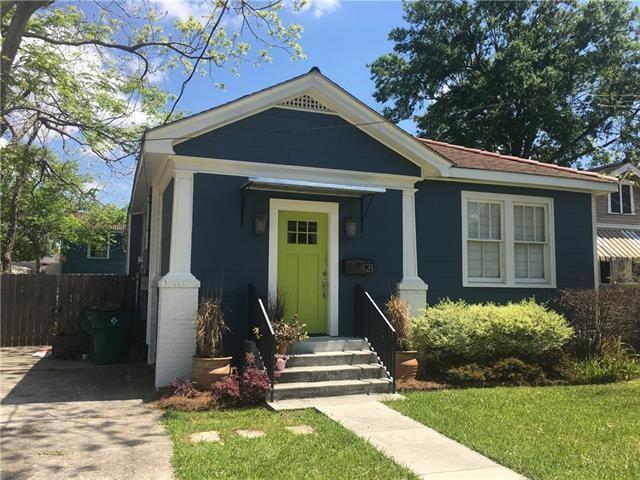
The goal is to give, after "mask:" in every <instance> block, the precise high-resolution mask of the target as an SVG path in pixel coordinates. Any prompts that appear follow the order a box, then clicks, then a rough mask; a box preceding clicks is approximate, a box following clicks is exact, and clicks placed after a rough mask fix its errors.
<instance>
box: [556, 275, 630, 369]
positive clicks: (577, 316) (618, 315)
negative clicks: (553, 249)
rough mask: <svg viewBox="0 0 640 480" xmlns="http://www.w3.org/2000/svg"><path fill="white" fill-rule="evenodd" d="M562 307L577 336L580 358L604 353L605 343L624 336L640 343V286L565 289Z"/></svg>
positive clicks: (576, 346)
mask: <svg viewBox="0 0 640 480" xmlns="http://www.w3.org/2000/svg"><path fill="white" fill-rule="evenodd" d="M558 309H559V310H560V311H561V312H563V313H564V314H565V315H566V316H567V318H569V320H570V322H571V324H572V325H573V327H574V329H575V332H576V335H575V338H574V340H573V342H572V343H571V347H572V350H573V351H574V353H575V355H576V356H577V357H579V358H583V359H585V358H592V357H595V356H600V355H602V351H603V348H604V345H605V344H606V343H610V342H613V341H615V340H616V339H617V338H620V339H622V341H623V342H624V343H627V344H630V345H634V344H635V345H640V286H638V285H611V286H606V287H605V286H603V287H602V288H600V289H598V290H565V291H563V292H562V297H561V298H560V301H559V303H558Z"/></svg>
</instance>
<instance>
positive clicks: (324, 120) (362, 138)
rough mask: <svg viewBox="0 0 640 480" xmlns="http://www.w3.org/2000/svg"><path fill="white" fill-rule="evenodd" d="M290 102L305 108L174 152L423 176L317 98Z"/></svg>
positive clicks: (245, 122) (201, 138) (206, 136)
mask: <svg viewBox="0 0 640 480" xmlns="http://www.w3.org/2000/svg"><path fill="white" fill-rule="evenodd" d="M302 102H304V104H302ZM290 104H293V105H299V106H298V107H297V108H281V107H274V108H269V109H267V110H264V111H262V112H259V113H257V114H255V115H251V116H249V117H246V118H243V119H241V120H238V121H236V122H233V123H230V124H227V125H224V126H222V127H220V128H217V129H215V130H211V131H209V132H206V133H203V134H201V135H198V136H196V137H195V138H192V139H188V140H186V141H183V142H181V143H178V144H177V145H174V147H173V148H174V151H175V153H176V154H178V155H186V156H194V157H208V158H216V159H225V160H238V161H245V162H257V163H268V164H278V165H295V166H304V167H317V168H329V169H335V170H350V171H360V172H372V173H387V174H395V175H407V176H414V177H419V176H420V174H421V169H420V167H419V166H418V165H416V164H415V163H413V162H411V161H409V160H407V159H406V158H405V157H403V156H402V155H400V154H398V153H397V152H396V151H394V150H392V149H391V148H389V147H387V146H386V145H384V144H382V143H380V142H379V141H377V140H375V139H374V138H372V137H371V136H370V135H368V134H366V133H365V132H363V131H362V130H360V129H359V128H358V127H357V126H354V125H353V124H351V123H349V122H347V121H346V120H344V119H343V118H342V117H340V116H338V115H336V114H333V113H329V112H328V111H327V110H328V109H326V107H323V106H322V104H319V103H318V102H314V101H313V99H312V97H309V96H306V98H303V99H300V97H296V98H294V99H293V101H289V102H287V103H285V105H290ZM307 105H310V106H311V108H309V107H308V106H307Z"/></svg>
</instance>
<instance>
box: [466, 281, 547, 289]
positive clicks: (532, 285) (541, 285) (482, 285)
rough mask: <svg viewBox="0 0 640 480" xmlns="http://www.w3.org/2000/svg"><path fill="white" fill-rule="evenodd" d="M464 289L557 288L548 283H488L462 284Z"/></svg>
mask: <svg viewBox="0 0 640 480" xmlns="http://www.w3.org/2000/svg"><path fill="white" fill-rule="evenodd" d="M462 286H463V287H465V288H475V287H480V288H547V289H555V288H558V287H557V286H556V284H549V283H489V282H462Z"/></svg>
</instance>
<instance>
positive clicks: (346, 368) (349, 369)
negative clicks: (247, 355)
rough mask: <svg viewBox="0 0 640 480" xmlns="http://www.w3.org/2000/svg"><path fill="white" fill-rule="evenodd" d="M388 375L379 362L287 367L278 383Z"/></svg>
mask: <svg viewBox="0 0 640 480" xmlns="http://www.w3.org/2000/svg"><path fill="white" fill-rule="evenodd" d="M383 377H386V372H385V370H384V369H383V368H382V367H381V366H380V365H378V364H356V365H326V366H307V367H292V368H285V369H284V370H283V371H282V372H280V376H279V378H278V383H294V382H327V381H330V380H362V379H367V378H383Z"/></svg>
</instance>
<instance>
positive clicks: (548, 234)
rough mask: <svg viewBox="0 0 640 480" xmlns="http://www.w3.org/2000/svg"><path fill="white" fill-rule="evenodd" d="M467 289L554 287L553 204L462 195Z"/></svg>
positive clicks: (524, 198) (536, 199) (534, 199)
mask: <svg viewBox="0 0 640 480" xmlns="http://www.w3.org/2000/svg"><path fill="white" fill-rule="evenodd" d="M462 217H463V218H462V231H463V252H462V257H463V266H462V270H463V272H462V273H463V285H464V286H496V287H522V286H531V287H555V252H554V238H553V200H552V199H551V198H546V197H529V196H521V195H502V194H493V193H484V192H466V191H465V192H462Z"/></svg>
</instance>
